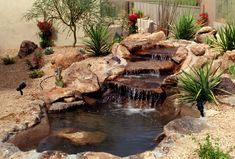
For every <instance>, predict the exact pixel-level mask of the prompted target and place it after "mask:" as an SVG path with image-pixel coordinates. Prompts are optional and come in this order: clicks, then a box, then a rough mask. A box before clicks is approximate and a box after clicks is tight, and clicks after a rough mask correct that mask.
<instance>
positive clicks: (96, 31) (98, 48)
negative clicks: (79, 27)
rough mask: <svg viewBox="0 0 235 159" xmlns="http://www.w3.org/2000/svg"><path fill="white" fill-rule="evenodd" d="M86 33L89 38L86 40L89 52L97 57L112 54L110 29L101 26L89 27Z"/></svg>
mask: <svg viewBox="0 0 235 159" xmlns="http://www.w3.org/2000/svg"><path fill="white" fill-rule="evenodd" d="M85 33H86V35H87V36H88V37H89V39H88V40H84V43H85V45H86V47H87V51H88V52H89V53H91V54H93V55H95V56H102V55H107V54H108V53H109V52H110V48H111V45H112V42H111V41H112V40H111V39H110V37H109V29H108V27H105V26H102V25H100V24H96V25H92V26H88V27H87V28H85Z"/></svg>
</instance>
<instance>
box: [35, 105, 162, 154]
mask: <svg viewBox="0 0 235 159" xmlns="http://www.w3.org/2000/svg"><path fill="white" fill-rule="evenodd" d="M108 107H109V108H108ZM110 107H112V108H110ZM49 122H50V134H54V132H57V131H58V130H60V129H64V128H74V129H77V130H80V131H89V132H97V131H99V132H103V133H105V134H106V135H107V138H106V139H105V140H104V141H103V142H101V143H99V144H89V145H83V146H81V145H76V144H74V143H72V142H70V141H69V140H67V139H64V138H60V137H57V136H55V135H49V136H48V137H46V138H44V139H43V140H42V141H41V142H40V143H39V145H38V147H37V151H39V152H42V151H45V150H60V151H63V152H66V153H69V154H76V153H79V152H85V151H95V152H108V153H112V154H114V155H118V156H128V155H133V154H137V153H141V152H144V151H146V150H151V149H154V148H155V147H156V146H157V145H156V143H154V138H155V137H156V136H158V134H160V133H161V132H162V129H163V123H161V122H160V120H158V119H156V117H155V113H154V109H134V108H125V109H124V108H118V105H117V104H116V105H115V104H112V105H111V104H109V105H105V104H103V105H102V107H101V109H99V110H96V111H84V110H83V111H81V110H79V111H75V112H66V113H62V114H61V113H60V114H50V115H49Z"/></svg>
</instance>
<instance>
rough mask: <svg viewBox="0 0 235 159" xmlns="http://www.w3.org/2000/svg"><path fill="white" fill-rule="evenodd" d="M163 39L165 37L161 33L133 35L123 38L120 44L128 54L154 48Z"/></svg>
mask: <svg viewBox="0 0 235 159" xmlns="http://www.w3.org/2000/svg"><path fill="white" fill-rule="evenodd" d="M165 39H166V35H165V34H164V32H162V31H160V32H156V33H153V34H148V33H146V34H133V35H130V36H128V37H127V38H125V39H124V40H123V41H122V42H121V44H122V45H123V46H125V47H126V48H127V49H128V50H129V51H130V52H134V51H137V50H139V49H142V48H143V47H144V48H151V47H154V46H155V45H157V43H158V42H159V41H161V40H165Z"/></svg>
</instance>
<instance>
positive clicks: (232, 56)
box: [227, 50, 235, 62]
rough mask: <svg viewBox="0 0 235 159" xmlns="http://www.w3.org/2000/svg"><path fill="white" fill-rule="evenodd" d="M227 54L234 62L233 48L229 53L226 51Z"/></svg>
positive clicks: (234, 53) (234, 52)
mask: <svg viewBox="0 0 235 159" xmlns="http://www.w3.org/2000/svg"><path fill="white" fill-rule="evenodd" d="M227 55H228V56H229V59H230V60H232V61H233V62H235V50H234V51H231V52H229V53H227Z"/></svg>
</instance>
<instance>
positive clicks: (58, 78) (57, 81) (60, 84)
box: [55, 67, 64, 88]
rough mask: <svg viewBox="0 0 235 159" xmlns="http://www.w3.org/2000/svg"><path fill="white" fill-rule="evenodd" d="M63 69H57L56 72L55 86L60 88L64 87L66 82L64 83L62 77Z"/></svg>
mask: <svg viewBox="0 0 235 159" xmlns="http://www.w3.org/2000/svg"><path fill="white" fill-rule="evenodd" d="M61 74H62V68H60V67H59V68H57V69H56V71H55V84H56V85H57V86H58V87H62V88H63V87H64V81H63V77H62V75H61Z"/></svg>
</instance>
